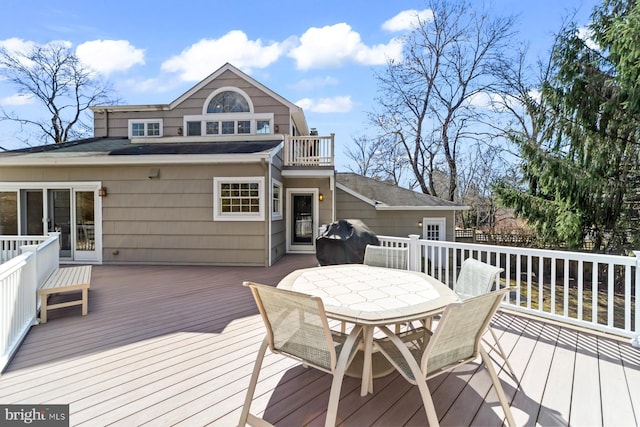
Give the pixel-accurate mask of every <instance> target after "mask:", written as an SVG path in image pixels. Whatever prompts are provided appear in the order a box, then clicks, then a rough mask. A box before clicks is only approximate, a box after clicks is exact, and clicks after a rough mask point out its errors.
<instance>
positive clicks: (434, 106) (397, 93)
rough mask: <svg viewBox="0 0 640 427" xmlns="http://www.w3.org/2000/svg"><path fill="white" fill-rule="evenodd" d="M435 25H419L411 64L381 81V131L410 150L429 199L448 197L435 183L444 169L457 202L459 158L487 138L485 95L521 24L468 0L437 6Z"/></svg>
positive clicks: (409, 52)
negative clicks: (481, 101)
mask: <svg viewBox="0 0 640 427" xmlns="http://www.w3.org/2000/svg"><path fill="white" fill-rule="evenodd" d="M428 5H429V7H430V9H431V10H432V12H433V18H432V19H431V20H428V21H424V22H419V25H418V26H417V27H416V28H415V30H413V31H412V32H411V33H410V34H409V35H408V36H407V37H406V40H405V47H404V52H403V58H402V60H401V61H399V62H393V61H390V62H389V63H388V64H387V68H386V70H385V71H384V72H383V73H381V74H378V75H376V78H377V80H378V82H379V87H380V95H379V97H378V99H377V100H378V105H379V111H377V112H375V113H374V114H373V115H374V116H375V119H374V124H375V125H376V126H377V127H378V128H379V129H380V131H381V133H382V134H383V135H386V136H393V138H394V139H395V141H397V143H398V144H400V146H401V147H402V148H403V150H404V152H405V154H406V157H407V159H408V162H409V167H410V170H411V171H412V173H413V175H414V176H415V180H416V183H417V185H418V187H419V188H420V190H421V191H422V192H423V193H426V194H431V195H434V196H440V193H439V192H438V189H437V188H436V186H435V185H434V183H433V178H434V173H435V172H436V171H438V170H441V169H442V167H443V166H444V168H445V169H446V170H447V172H448V185H447V187H448V188H447V189H446V190H445V193H444V194H442V197H445V198H447V199H448V200H454V199H455V196H456V187H457V185H458V184H457V180H458V167H459V164H458V162H459V159H458V156H459V154H460V152H461V150H463V149H464V146H465V145H474V144H477V143H478V141H479V140H480V139H482V137H483V136H482V135H480V134H479V133H478V132H477V131H476V130H474V128H475V127H476V126H477V125H478V124H479V123H480V122H481V120H480V119H481V116H482V114H483V111H482V110H481V109H479V108H478V107H477V105H476V104H475V102H474V101H475V100H476V98H477V97H478V96H480V95H484V94H486V93H490V92H491V91H492V88H493V86H494V85H495V84H496V78H495V75H494V70H495V67H496V65H495V64H496V63H499V62H501V56H502V54H503V52H504V51H505V50H506V47H507V45H508V43H509V41H510V40H511V36H512V28H513V24H514V20H513V18H511V17H507V18H495V19H492V18H490V17H489V16H488V15H487V14H486V13H484V12H476V11H474V10H473V9H471V7H470V6H469V4H468V3H466V2H463V1H455V0H451V1H447V0H433V1H430V2H429V3H428Z"/></svg>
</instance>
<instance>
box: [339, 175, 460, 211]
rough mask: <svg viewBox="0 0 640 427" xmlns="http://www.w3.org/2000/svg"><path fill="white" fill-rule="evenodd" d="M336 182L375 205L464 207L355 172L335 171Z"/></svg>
mask: <svg viewBox="0 0 640 427" xmlns="http://www.w3.org/2000/svg"><path fill="white" fill-rule="evenodd" d="M336 182H337V183H338V184H341V185H343V186H344V187H346V188H348V189H350V190H351V191H353V192H355V193H357V194H360V195H361V196H364V197H366V198H367V199H370V200H373V201H374V202H375V204H376V205H381V206H390V207H393V206H396V207H400V206H404V207H408V206H414V207H419V206H424V207H425V208H426V209H428V208H430V207H441V208H442V207H450V208H451V209H455V210H457V209H465V208H466V207H465V206H463V205H460V204H458V203H454V202H450V201H448V200H444V199H441V198H439V197H433V196H430V195H428V194H424V193H418V192H416V191H411V190H407V189H406V188H402V187H398V186H397V185H394V184H389V183H386V182H382V181H378V180H375V179H373V178H368V177H366V176H362V175H358V174H355V173H344V172H338V173H336Z"/></svg>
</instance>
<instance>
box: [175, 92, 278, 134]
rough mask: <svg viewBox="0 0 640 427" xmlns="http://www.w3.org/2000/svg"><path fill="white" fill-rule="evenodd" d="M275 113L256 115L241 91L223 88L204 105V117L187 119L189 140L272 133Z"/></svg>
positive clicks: (246, 96)
mask: <svg viewBox="0 0 640 427" xmlns="http://www.w3.org/2000/svg"><path fill="white" fill-rule="evenodd" d="M273 117H274V114H273V113H256V112H255V111H254V108H253V103H252V102H251V98H250V97H249V96H248V95H247V94H246V93H245V92H244V91H242V90H241V89H238V88H235V87H231V86H229V87H222V88H220V89H217V90H215V91H213V92H212V93H211V95H209V97H208V98H207V99H206V100H205V101H204V103H203V107H202V114H200V115H189V116H184V122H183V123H184V128H185V129H186V130H187V131H186V136H201V135H206V136H215V135H250V134H267V135H269V134H271V133H273Z"/></svg>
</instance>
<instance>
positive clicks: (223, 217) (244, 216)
mask: <svg viewBox="0 0 640 427" xmlns="http://www.w3.org/2000/svg"><path fill="white" fill-rule="evenodd" d="M246 183H257V184H258V198H259V204H258V209H259V212H222V201H221V189H220V185H221V184H246ZM264 200H265V191H264V177H263V176H244V177H233V176H229V177H227V176H225V177H215V178H213V220H214V221H264V218H265V202H264Z"/></svg>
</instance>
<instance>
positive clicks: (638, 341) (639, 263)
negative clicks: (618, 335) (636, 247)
mask: <svg viewBox="0 0 640 427" xmlns="http://www.w3.org/2000/svg"><path fill="white" fill-rule="evenodd" d="M633 254H634V255H635V256H636V292H635V296H636V305H635V311H634V312H633V314H634V316H635V318H636V326H635V328H634V334H633V337H632V338H631V345H632V346H633V347H636V348H640V310H638V291H640V251H633Z"/></svg>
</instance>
